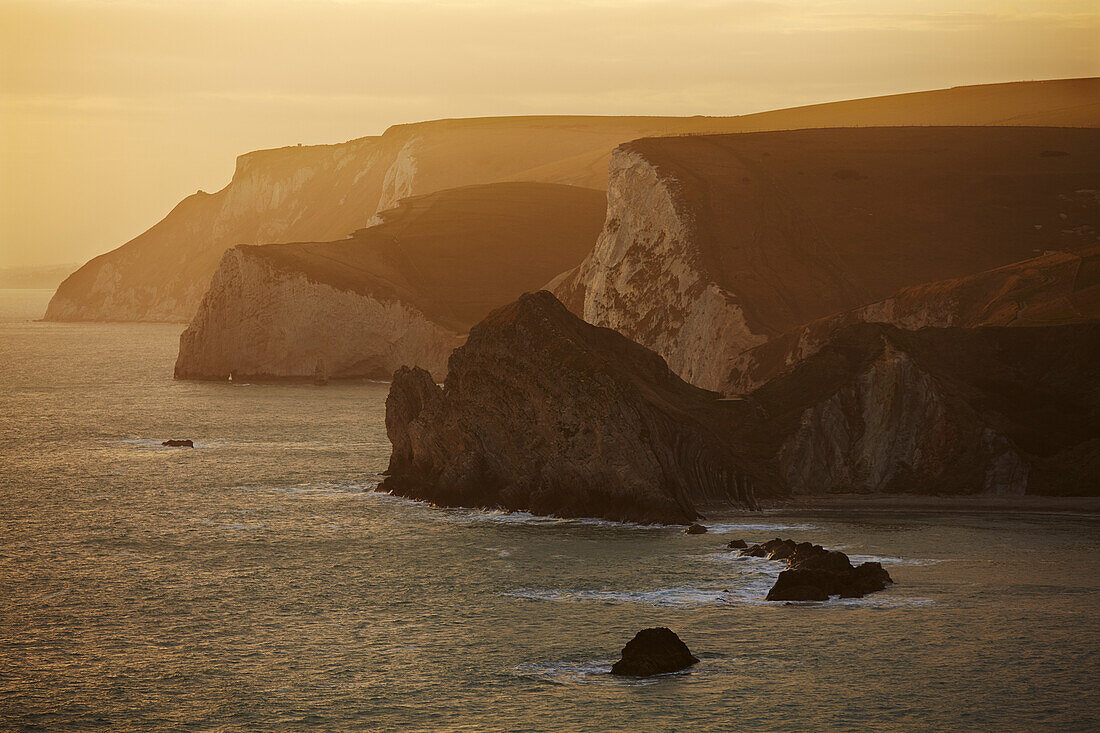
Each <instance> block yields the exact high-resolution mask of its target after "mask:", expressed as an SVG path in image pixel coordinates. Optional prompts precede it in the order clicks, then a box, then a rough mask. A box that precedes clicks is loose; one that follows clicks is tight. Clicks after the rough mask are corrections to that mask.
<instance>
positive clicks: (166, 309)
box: [46, 79, 1100, 321]
mask: <svg viewBox="0 0 1100 733" xmlns="http://www.w3.org/2000/svg"><path fill="white" fill-rule="evenodd" d="M1098 121H1100V81H1098V80H1096V79H1069V80H1056V81H1046V82H1020V83H1014V84H993V85H983V86H977V87H959V88H954V89H945V90H937V91H931V92H920V93H915V94H902V95H893V96H889V97H878V98H873V99H864V100H853V101H846V102H837V103H831V104H823V105H814V106H810V107H802V108H796V109H790V110H779V111H775V112H764V113H760V114H755V115H745V116H741V117H726V118H718V117H713V118H708V117H682V118H674V117H665V118H660V117H498V118H483V119H465V120H436V121H432V122H423V123H416V124H408V125H398V126H395V127H392V128H390V129H389V130H387V131H386V132H385V134H383V135H381V136H380V137H370V138H362V139H359V140H352V141H350V142H347V143H343V144H339V145H316V146H300V147H290V148H280V149H277V150H265V151H257V152H254V153H249V154H247V155H243V156H241V157H240V158H239V159H238V161H237V169H236V171H235V173H234V175H233V179H232V181H231V182H230V183H229V185H227V186H226V187H225V188H224V189H222V190H221V191H218V192H217V193H214V194H207V193H202V192H199V193H196V194H194V195H193V196H190V197H188V198H187V199H184V200H183V201H182V202H181V203H180V204H179V205H178V206H177V207H176V208H175V209H173V210H172V212H171V213H170V214H169V215H168V216H167V217H165V219H164V220H163V221H161V222H160V223H159V224H157V225H156V226H154V227H153V228H151V229H150V230H148V231H147V232H145V233H144V234H141V235H140V236H138V237H137V238H135V239H133V240H131V241H130V242H128V243H127V244H125V245H123V246H122V247H119V248H118V249H116V250H114V251H112V252H109V253H107V254H104V255H101V256H99V257H96V258H95V259H93V260H91V261H90V262H88V263H87V264H85V265H84V266H83V267H82V268H81V269H80V270H78V271H77V272H76V273H74V274H73V275H72V276H71V277H70V278H69V279H68V280H66V281H65V282H64V283H63V284H62V285H61V287H60V288H58V291H57V293H56V295H55V296H54V298H53V300H52V301H51V303H50V307H49V309H48V311H47V314H46V318H47V319H48V320H64V321H80V320H146V321H187V320H188V319H189V318H190V317H191V316H192V315H193V313H194V310H195V308H196V307H197V305H198V302H199V300H200V298H201V297H202V294H203V293H204V292H205V290H206V286H207V283H208V282H209V278H210V275H211V274H212V273H213V271H214V269H215V267H216V266H217V263H218V262H219V260H220V259H221V256H222V253H223V252H224V251H225V250H227V249H228V248H230V247H233V246H235V245H238V244H265V243H270V242H295V241H326V240H332V239H337V238H340V237H343V236H344V235H345V234H347V233H348V232H351V231H354V230H355V229H358V228H360V227H362V226H364V225H365V224H366V222H367V221H368V220H369V219H370V217H371V216H372V215H373V214H374V213H376V212H378V211H382V210H385V209H388V208H391V207H392V206H393V205H394V204H395V203H396V202H398V201H399V200H401V199H402V198H404V197H407V196H412V195H421V194H426V193H432V192H434V191H439V190H442V189H446V188H453V187H457V186H464V185H469V184H475V183H491V182H496V181H538V182H547V183H566V184H572V185H578V186H584V187H590V188H603V187H604V186H605V185H606V184H605V181H606V176H607V165H608V158H609V155H610V153H611V150H612V149H613V148H614V147H615V146H616V145H618V144H619V143H622V142H625V141H627V140H632V139H635V138H638V137H643V136H652V135H668V134H680V133H701V132H735V131H750V130H763V129H789V128H797V127H818V126H834V125H901V124H960V125H990V124H1016V125H1025V124H1026V125H1078V126H1095V125H1096V124H1097V123H1098Z"/></svg>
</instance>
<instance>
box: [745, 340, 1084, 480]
mask: <svg viewBox="0 0 1100 733" xmlns="http://www.w3.org/2000/svg"><path fill="white" fill-rule="evenodd" d="M1097 353H1100V323H1097V322H1095V321H1094V322H1090V323H1087V324H1078V325H1067V326H1053V327H1032V328H996V327H986V328H975V329H964V328H926V329H921V330H918V331H906V330H903V329H899V328H896V327H893V326H887V325H883V324H869V323H861V324H855V325H852V326H848V327H845V328H842V329H840V330H839V331H837V332H836V333H835V334H834V335H833V336H832V337H831V338H830V340H829V342H828V343H827V344H826V345H825V346H824V347H822V348H821V349H820V350H819V351H818V352H817V353H816V354H814V355H813V356H811V357H809V358H807V359H805V360H804V361H802V362H800V363H799V364H797V365H796V366H795V367H794V368H793V369H791V370H790V371H788V372H785V373H783V374H781V375H779V376H778V377H776V378H774V379H772V380H771V381H769V382H768V383H767V384H765V385H764V386H763V387H760V388H759V389H757V390H755V391H753V392H752V393H750V394H749V395H748V396H747V398H746V401H747V402H749V403H750V404H752V405H754V406H755V407H756V408H757V409H759V411H760V414H761V415H763V416H764V420H763V423H762V424H761V426H759V427H758V428H755V431H756V432H755V435H756V437H757V438H758V439H761V440H763V441H764V442H767V443H768V445H769V448H768V450H769V451H774V454H773V455H774V458H775V464H776V467H777V470H778V471H779V473H780V474H781V476H782V480H783V484H784V486H785V487H786V489H787V490H788V491H790V492H791V493H793V494H795V495H797V494H822V493H834V492H836V493H878V492H882V493H914V494H927V493H931V494H944V495H950V494H987V495H1019V494H1025V493H1027V494H1068V495H1095V494H1096V492H1097V490H1098V487H1097V486H1096V483H1095V480H1094V478H1092V477H1094V476H1095V471H1096V470H1097V468H1100V386H1098V385H1100V362H1098V361H1097V360H1096V358H1095V355H1096V354H1097Z"/></svg>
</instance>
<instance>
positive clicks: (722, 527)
mask: <svg viewBox="0 0 1100 733" xmlns="http://www.w3.org/2000/svg"><path fill="white" fill-rule="evenodd" d="M706 526H707V532H708V533H709V534H729V533H730V532H788V531H789V532H802V531H808V530H816V529H821V528H820V527H817V526H814V525H812V524H778V523H771V522H764V523H751V522H747V523H746V522H733V523H724V522H723V523H717V524H708V525H706Z"/></svg>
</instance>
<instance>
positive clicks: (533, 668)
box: [512, 659, 705, 687]
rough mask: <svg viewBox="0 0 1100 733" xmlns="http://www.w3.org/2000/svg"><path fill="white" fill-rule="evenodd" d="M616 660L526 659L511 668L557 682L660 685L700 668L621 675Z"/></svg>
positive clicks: (563, 683) (545, 680)
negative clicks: (615, 667) (614, 667)
mask: <svg viewBox="0 0 1100 733" xmlns="http://www.w3.org/2000/svg"><path fill="white" fill-rule="evenodd" d="M614 663H615V660H613V659H593V660H590V661H585V662H527V663H524V664H519V665H516V666H515V667H514V668H513V669H512V674H514V675H516V676H517V677H525V678H527V679H532V680H537V681H540V682H548V683H550V684H554V685H577V684H606V685H627V686H630V687H637V686H644V685H656V684H660V683H661V682H663V681H666V680H670V679H677V678H683V677H687V676H689V675H692V674H697V673H698V672H699V671H700V670H699V666H700V665H698V664H697V665H694V666H692V667H689V668H688V669H685V670H681V671H679V672H669V673H667V674H658V675H653V676H652V677H644V678H643V677H619V676H616V675H613V674H611V666H612V665H613V664H614ZM704 663H705V662H704Z"/></svg>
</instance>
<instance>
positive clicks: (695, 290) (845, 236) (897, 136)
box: [548, 127, 1100, 392]
mask: <svg viewBox="0 0 1100 733" xmlns="http://www.w3.org/2000/svg"><path fill="white" fill-rule="evenodd" d="M1098 141H1100V138H1098V133H1097V132H1096V131H1092V130H1068V129H1066V130H1059V129H1054V128H1047V129H1028V128H986V129H976V128H962V127H950V128H863V129H846V130H845V129H832V130H828V129H822V130H798V131H792V132H769V133H752V134H744V135H712V136H688V137H675V138H651V139H642V140H636V141H633V142H630V143H626V144H624V145H621V146H619V147H618V148H617V149H616V151H615V153H614V155H613V157H612V161H611V166H610V175H609V184H608V215H607V221H606V223H605V225H604V229H603V231H602V232H601V234H600V237H599V239H598V241H597V243H596V246H595V247H594V249H593V251H592V253H591V254H590V255H589V257H588V258H587V259H586V260H585V262H583V263H582V264H581V266H580V267H579V268H577V270H575V271H573V272H571V273H567V274H566V275H563V276H561V277H559V278H557V279H555V280H554V281H552V282H551V283H550V285H549V286H548V287H550V288H551V289H552V290H553V292H555V294H557V295H558V297H559V298H560V299H561V300H562V302H564V303H566V304H567V305H568V306H569V307H570V308H571V309H572V310H573V312H575V313H577V314H578V315H581V316H582V317H583V318H585V319H586V320H588V321H590V322H591V323H595V324H597V325H601V326H607V327H610V328H614V329H616V330H618V331H620V332H622V333H623V334H625V335H627V336H628V337H630V338H632V339H634V340H636V341H638V342H639V343H641V344H644V345H645V346H648V347H649V348H652V349H654V350H655V351H657V352H658V353H659V354H661V355H662V356H663V357H664V358H665V359H666V360H667V361H668V363H669V365H670V366H671V367H672V368H673V370H674V371H676V372H677V373H678V374H679V375H680V376H681V377H683V378H684V379H686V380H688V381H689V382H691V383H693V384H696V385H698V386H701V387H704V388H707V389H714V390H718V391H730V390H736V391H739V392H744V391H748V390H749V389H751V388H752V387H754V386H759V385H760V384H762V383H763V381H766V378H767V377H768V376H769V375H766V374H765V375H764V377H763V379H761V378H752V379H749V380H746V381H742V378H741V375H742V374H743V373H745V372H746V369H750V370H751V367H752V365H751V364H749V365H747V366H746V365H742V364H741V363H740V362H739V360H738V358H739V356H740V355H741V354H742V353H744V352H746V351H748V350H750V349H754V350H758V351H759V352H760V353H770V352H771V351H772V350H774V348H775V347H773V345H772V343H769V342H772V341H773V340H774V339H777V338H778V337H781V336H782V337H783V338H782V341H783V343H784V344H786V345H787V346H788V347H789V349H790V353H789V356H790V361H788V364H790V363H794V362H795V361H797V360H798V359H800V358H804V357H805V356H806V355H808V354H810V353H812V352H813V350H814V348H816V347H815V345H814V344H815V343H821V342H823V341H824V340H825V339H826V338H827V333H819V332H818V331H817V330H815V329H808V330H806V331H804V332H802V333H800V334H798V335H797V336H794V337H787V336H785V335H784V334H786V333H788V332H792V331H793V330H794V329H797V328H799V327H801V326H802V325H803V324H807V323H816V322H818V321H819V320H820V319H825V318H830V317H833V316H834V314H845V315H841V316H837V317H836V318H837V320H836V324H837V325H844V324H846V323H851V322H855V321H858V320H882V321H886V322H891V323H896V324H898V325H902V326H905V327H911V328H918V327H922V326H928V325H936V326H948V325H969V324H977V323H988V324H1001V323H1004V322H1008V321H1011V322H1013V323H1018V324H1023V323H1057V322H1066V319H1063V320H1061V321H1059V320H1056V319H1055V317H1054V312H1053V310H1052V309H1059V308H1060V309H1061V310H1063V311H1066V312H1067V313H1068V312H1070V311H1073V310H1074V309H1075V308H1078V309H1079V308H1080V307H1084V309H1085V311H1086V312H1088V311H1090V308H1091V306H1087V304H1086V305H1085V306H1078V305H1075V303H1076V302H1077V301H1080V302H1082V303H1084V302H1085V301H1087V300H1088V298H1089V296H1088V295H1087V294H1077V295H1072V297H1071V294H1067V293H1066V292H1062V291H1064V290H1066V287H1064V286H1065V284H1066V282H1067V278H1066V277H1065V276H1064V275H1065V274H1064V273H1062V274H1061V275H1059V276H1058V278H1059V279H1058V283H1056V284H1052V283H1050V282H1047V279H1046V274H1044V273H1041V272H1040V273H1033V272H1025V271H1020V272H1018V273H1012V274H1011V276H1012V278H1014V279H1012V281H1011V282H1009V276H1007V275H991V276H988V277H985V278H977V279H974V280H973V281H967V282H965V283H963V285H961V286H958V285H957V284H950V285H947V284H946V283H947V282H948V281H950V282H951V283H955V281H956V280H960V281H961V280H965V279H966V278H968V277H971V276H973V275H974V274H975V273H980V272H982V271H985V270H989V269H990V268H996V267H999V266H1003V265H1006V264H1008V263H1013V262H1017V261H1020V260H1023V259H1025V258H1030V257H1033V256H1034V252H1035V251H1044V250H1048V251H1061V252H1065V253H1069V254H1068V255H1067V256H1074V255H1073V253H1075V252H1079V251H1083V250H1084V249H1087V248H1089V247H1093V246H1095V242H1096V231H1097V228H1098V227H1100V209H1097V208H1096V207H1095V206H1094V205H1091V204H1089V203H1088V201H1087V199H1088V198H1089V197H1088V195H1087V194H1088V193H1089V189H1084V188H1082V185H1083V184H1085V183H1087V182H1089V181H1092V180H1094V179H1095V171H1096V170H1097V168H1098V167H1100V143H1098ZM1049 150H1057V151H1059V155H1046V154H1045V151H1049ZM998 278H1000V279H999V280H998ZM1068 279H1069V281H1072V280H1073V278H1072V276H1070V277H1069V278H1068ZM937 281H938V282H942V283H945V285H944V286H942V287H938V288H937V286H935V285H919V284H921V283H935V282H937ZM1074 287H1076V286H1074ZM1006 288H1007V289H1006ZM1002 291H1003V292H1002ZM1033 291H1041V292H1042V294H1041V295H1035V294H1034V293H1033ZM891 293H893V296H891ZM1075 298H1076V301H1075V300H1074V299H1075ZM1021 299H1022V300H1021ZM1025 301H1026V302H1025ZM1041 313H1046V316H1047V317H1046V320H1044V316H1041V315H1040V314H1041ZM750 353H752V352H750Z"/></svg>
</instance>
